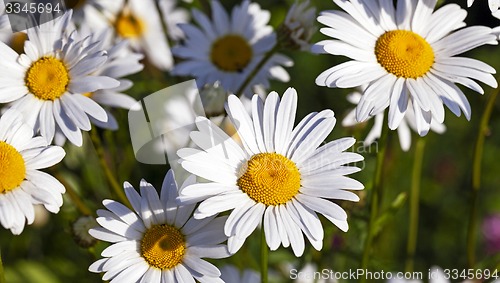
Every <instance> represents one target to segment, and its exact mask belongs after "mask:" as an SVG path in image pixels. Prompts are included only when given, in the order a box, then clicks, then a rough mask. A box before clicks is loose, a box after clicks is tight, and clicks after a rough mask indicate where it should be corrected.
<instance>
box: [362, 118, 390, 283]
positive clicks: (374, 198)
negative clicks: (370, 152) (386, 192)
mask: <svg viewBox="0 0 500 283" xmlns="http://www.w3.org/2000/svg"><path fill="white" fill-rule="evenodd" d="M383 125H384V126H383V127H382V133H381V135H380V139H379V147H378V149H379V151H378V154H377V164H376V167H375V175H374V177H373V188H372V194H371V200H370V205H371V211H370V219H369V222H368V233H367V235H366V240H365V245H364V249H363V257H362V260H361V268H362V269H363V270H366V269H367V267H368V261H369V259H370V252H371V248H372V242H373V237H374V234H375V233H374V232H375V227H374V226H375V222H376V220H377V218H378V214H379V204H380V203H382V200H381V195H382V175H383V174H382V173H383V167H384V161H385V157H386V154H385V153H386V146H387V136H388V135H389V127H388V126H387V115H385V116H384V124H383ZM361 282H366V278H364V277H362V278H361Z"/></svg>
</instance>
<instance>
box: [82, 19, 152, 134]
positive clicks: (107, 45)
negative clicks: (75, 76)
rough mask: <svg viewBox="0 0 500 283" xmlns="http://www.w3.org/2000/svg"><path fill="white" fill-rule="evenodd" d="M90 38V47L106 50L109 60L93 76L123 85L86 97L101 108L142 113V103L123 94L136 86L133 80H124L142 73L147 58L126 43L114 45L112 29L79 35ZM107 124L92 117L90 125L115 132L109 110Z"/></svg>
mask: <svg viewBox="0 0 500 283" xmlns="http://www.w3.org/2000/svg"><path fill="white" fill-rule="evenodd" d="M82 33H83V34H88V36H89V37H90V40H89V41H90V42H91V43H97V44H98V45H99V47H98V49H100V50H106V54H107V56H108V60H107V61H106V63H105V64H103V65H102V66H101V67H99V68H98V69H97V70H95V72H94V73H93V74H92V75H96V76H107V77H111V78H114V79H116V80H118V81H119V82H120V85H119V86H118V87H116V88H111V89H99V90H97V91H94V92H88V93H85V94H84V95H85V96H87V97H90V98H91V99H92V100H94V101H95V102H97V103H99V104H100V105H102V106H108V107H117V108H122V109H126V110H140V103H138V102H137V100H135V99H134V98H132V97H130V96H129V95H127V94H124V93H123V92H124V91H126V90H128V89H130V88H131V87H132V85H133V82H132V81H131V80H128V79H125V78H124V77H125V76H128V75H132V74H135V73H137V72H139V71H141V70H142V69H143V67H144V66H143V65H142V64H141V63H139V61H140V60H141V59H142V58H143V57H144V56H143V55H142V54H140V53H135V52H133V51H131V50H130V48H129V43H128V41H127V40H120V41H118V43H116V44H114V43H113V37H112V34H111V32H110V30H109V29H104V30H101V31H100V32H96V33H91V32H90V31H88V30H87V31H82V30H81V31H80V36H81V34H82ZM105 111H106V113H107V116H108V121H106V122H102V121H99V120H97V119H94V118H92V117H90V121H91V122H92V123H93V124H94V125H96V126H98V127H101V128H105V129H111V130H116V129H118V123H117V121H116V119H115V117H114V116H113V114H112V113H111V112H110V111H108V110H106V109H105Z"/></svg>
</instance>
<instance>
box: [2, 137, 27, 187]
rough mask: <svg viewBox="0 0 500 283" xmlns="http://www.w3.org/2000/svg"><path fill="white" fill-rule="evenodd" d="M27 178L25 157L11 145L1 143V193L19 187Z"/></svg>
mask: <svg viewBox="0 0 500 283" xmlns="http://www.w3.org/2000/svg"><path fill="white" fill-rule="evenodd" d="M25 177H26V166H25V165H24V158H23V156H22V155H21V154H20V153H19V152H18V151H17V149H15V148H14V147H13V146H11V145H10V144H8V143H6V142H3V141H0V193H5V192H8V191H11V190H13V189H15V188H17V187H19V185H21V183H22V182H23V181H24V178H25Z"/></svg>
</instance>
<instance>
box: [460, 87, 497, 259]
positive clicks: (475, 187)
mask: <svg viewBox="0 0 500 283" xmlns="http://www.w3.org/2000/svg"><path fill="white" fill-rule="evenodd" d="M498 92H500V89H496V90H494V91H493V93H492V94H491V96H490V97H489V98H488V101H487V102H486V108H485V110H484V112H483V116H482V117H481V122H480V124H479V130H478V133H477V139H476V144H475V147H474V157H473V160H472V199H471V210H470V214H469V227H468V230H467V265H468V267H469V268H473V267H474V264H475V257H476V236H477V235H476V227H477V223H476V222H477V216H478V195H479V188H480V187H481V161H482V157H483V149H484V140H485V137H486V134H487V133H488V123H489V121H490V117H491V113H492V112H493V106H494V105H495V100H496V98H497V96H498Z"/></svg>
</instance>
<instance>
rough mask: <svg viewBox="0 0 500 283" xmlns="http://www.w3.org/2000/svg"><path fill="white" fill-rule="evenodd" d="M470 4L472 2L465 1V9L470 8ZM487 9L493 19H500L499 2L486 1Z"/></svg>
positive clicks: (493, 0) (494, 0) (497, 0)
mask: <svg viewBox="0 0 500 283" xmlns="http://www.w3.org/2000/svg"><path fill="white" fill-rule="evenodd" d="M472 3H474V0H467V7H470V6H472ZM488 7H489V8H490V11H491V14H492V15H493V17H495V18H498V19H500V10H499V9H500V0H488Z"/></svg>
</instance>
